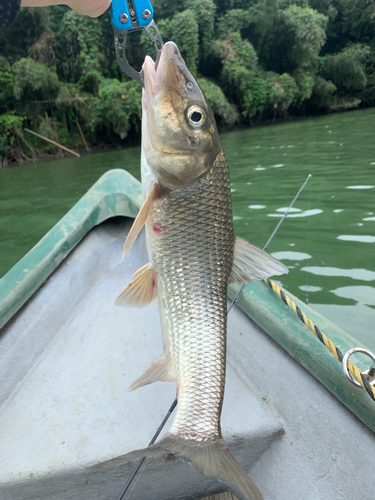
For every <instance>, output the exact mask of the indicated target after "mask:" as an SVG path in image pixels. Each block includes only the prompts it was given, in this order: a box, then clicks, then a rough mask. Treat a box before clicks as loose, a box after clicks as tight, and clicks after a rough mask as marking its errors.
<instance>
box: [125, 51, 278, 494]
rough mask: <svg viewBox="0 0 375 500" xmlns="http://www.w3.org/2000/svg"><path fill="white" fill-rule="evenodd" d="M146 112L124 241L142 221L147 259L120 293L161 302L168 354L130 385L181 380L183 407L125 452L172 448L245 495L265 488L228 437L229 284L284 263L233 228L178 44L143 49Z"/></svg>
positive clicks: (201, 107)
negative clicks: (148, 442) (138, 180)
mask: <svg viewBox="0 0 375 500" xmlns="http://www.w3.org/2000/svg"><path fill="white" fill-rule="evenodd" d="M143 70H144V82H145V89H144V93H143V100H142V102H143V116H142V185H143V193H144V198H145V201H144V204H143V206H142V208H141V210H140V212H139V215H138V216H137V218H136V220H135V222H134V225H133V227H132V229H131V231H130V233H129V236H128V238H127V241H126V242H125V246H124V254H126V253H127V252H128V251H129V249H130V248H131V245H132V244H133V242H134V240H135V238H136V236H137V234H139V232H140V230H141V229H142V227H143V226H144V225H145V226H146V237H147V247H148V253H149V258H150V263H149V264H147V265H145V266H143V268H141V269H140V270H139V271H137V273H135V275H134V277H133V279H132V281H131V282H130V283H129V284H128V286H127V287H126V288H125V289H124V291H123V292H122V293H121V294H120V296H119V298H118V299H117V301H116V303H117V304H118V305H122V306H145V305H147V304H149V303H150V302H151V301H152V300H154V299H155V298H156V297H157V299H158V302H159V310H160V319H161V326H162V332H163V341H164V354H163V355H162V356H160V357H159V358H158V359H157V360H156V361H154V362H153V363H152V364H151V365H150V366H149V368H148V369H147V370H146V372H145V373H144V374H143V375H141V377H139V378H138V379H137V380H136V381H135V382H134V383H133V384H132V385H131V387H130V390H133V389H136V388H138V387H141V386H143V385H146V384H149V383H151V382H154V381H175V380H176V381H177V393H178V406H177V414H176V417H175V419H174V422H173V424H172V427H171V429H170V431H169V432H168V433H167V434H166V435H165V437H164V438H162V439H161V440H160V441H158V442H157V443H156V444H154V445H153V446H151V447H149V448H147V449H144V450H138V451H135V452H131V453H129V454H128V455H125V456H123V457H122V459H123V460H132V459H134V458H137V457H141V456H148V455H156V454H161V453H172V454H173V455H175V456H177V457H180V458H182V459H184V460H186V461H188V462H190V463H191V464H192V465H193V466H194V467H196V468H197V469H198V470H200V471H201V472H203V474H206V475H208V476H211V477H214V478H217V479H219V480H220V481H222V482H224V483H226V484H227V485H228V486H229V487H230V488H231V490H232V491H233V492H234V493H235V494H236V495H237V496H238V497H239V498H240V499H241V500H260V499H262V498H263V497H262V495H261V494H260V492H259V490H258V488H257V487H256V486H255V484H254V483H253V482H252V481H251V479H250V478H249V477H248V476H247V474H245V472H244V471H243V470H242V469H241V467H240V465H239V464H238V462H237V461H236V459H235V458H234V457H233V456H232V455H231V453H230V452H229V450H228V448H227V447H226V445H225V443H224V441H223V439H222V435H221V430H220V414H221V408H222V402H223V395H224V383H225V366H226V329H227V284H228V283H240V284H243V283H250V282H253V281H256V280H259V279H263V278H266V277H269V276H273V275H280V274H283V273H287V272H288V269H287V268H286V267H285V266H284V265H283V264H282V263H280V262H279V261H278V260H276V259H275V258H273V257H271V256H269V255H268V254H267V253H265V252H263V251H262V250H260V249H259V248H257V247H255V246H254V245H251V244H250V243H248V242H247V241H246V240H243V239H242V238H238V237H236V236H235V235H234V231H233V217H232V204H231V195H230V183H229V172H228V164H227V160H226V157H225V154H224V151H223V148H222V146H221V143H220V139H219V134H218V131H217V127H216V124H215V119H214V116H213V113H212V111H211V109H210V106H209V104H208V102H207V100H206V98H205V96H204V94H203V92H202V90H201V89H200V87H199V86H198V84H197V82H196V81H195V79H194V77H193V76H192V75H191V73H190V72H189V70H188V69H187V67H186V65H185V62H184V60H183V59H182V57H181V54H180V52H179V50H178V48H177V46H176V45H175V44H174V43H172V42H168V43H166V44H165V45H164V47H163V50H162V54H161V58H160V61H159V63H158V67H157V68H155V64H154V62H153V61H152V59H151V58H149V57H147V58H146V60H145V62H144V65H143Z"/></svg>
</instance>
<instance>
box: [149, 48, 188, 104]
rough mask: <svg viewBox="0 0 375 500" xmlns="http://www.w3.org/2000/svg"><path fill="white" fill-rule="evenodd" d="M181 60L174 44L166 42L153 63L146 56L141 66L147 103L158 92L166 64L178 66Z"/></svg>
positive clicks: (164, 75)
mask: <svg viewBox="0 0 375 500" xmlns="http://www.w3.org/2000/svg"><path fill="white" fill-rule="evenodd" d="M179 59H181V60H182V57H181V54H180V51H179V50H178V47H177V45H176V44H175V43H174V42H167V43H165V44H164V45H163V47H162V49H161V53H160V57H159V58H158V59H157V62H155V61H154V60H153V59H152V58H151V57H150V56H146V58H145V60H144V63H143V65H142V69H143V75H144V86H145V94H146V99H147V101H149V102H150V100H151V99H152V98H154V97H155V96H156V94H157V93H158V90H160V87H161V83H162V81H163V80H164V79H165V77H166V74H165V73H166V69H167V67H168V63H174V64H176V65H177V64H178V60H179Z"/></svg>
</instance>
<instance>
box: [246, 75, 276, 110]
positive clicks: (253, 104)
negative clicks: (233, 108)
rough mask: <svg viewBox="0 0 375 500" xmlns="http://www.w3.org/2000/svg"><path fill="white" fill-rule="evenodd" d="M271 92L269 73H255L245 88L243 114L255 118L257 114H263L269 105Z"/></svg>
mask: <svg viewBox="0 0 375 500" xmlns="http://www.w3.org/2000/svg"><path fill="white" fill-rule="evenodd" d="M270 93H271V85H270V81H269V78H268V75H266V74H263V75H260V76H256V75H254V76H253V77H252V78H251V80H249V81H248V82H247V85H246V89H244V95H243V104H242V114H243V116H244V117H246V118H249V119H251V118H253V117H254V116H256V115H257V114H259V115H262V113H263V112H264V110H265V109H266V107H267V105H268V104H269V98H270Z"/></svg>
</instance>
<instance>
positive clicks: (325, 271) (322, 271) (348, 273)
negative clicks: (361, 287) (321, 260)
mask: <svg viewBox="0 0 375 500" xmlns="http://www.w3.org/2000/svg"><path fill="white" fill-rule="evenodd" d="M301 271H305V272H307V273H311V274H315V275H317V276H342V277H344V278H352V279H354V280H362V281H375V271H369V270H368V269H340V268H339V267H320V266H310V267H309V266H307V267H302V268H301Z"/></svg>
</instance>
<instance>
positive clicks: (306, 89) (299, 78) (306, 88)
mask: <svg viewBox="0 0 375 500" xmlns="http://www.w3.org/2000/svg"><path fill="white" fill-rule="evenodd" d="M294 78H295V80H296V82H297V86H298V94H297V96H296V97H297V101H298V102H299V103H302V102H304V101H306V100H308V99H310V97H311V96H312V93H313V90H314V86H315V80H314V76H313V75H312V74H311V73H310V72H305V71H304V70H303V69H302V68H299V69H298V70H297V71H295V73H294Z"/></svg>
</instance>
